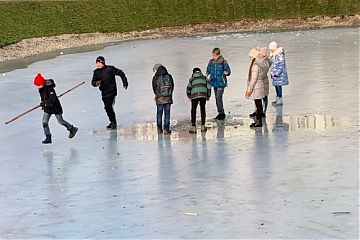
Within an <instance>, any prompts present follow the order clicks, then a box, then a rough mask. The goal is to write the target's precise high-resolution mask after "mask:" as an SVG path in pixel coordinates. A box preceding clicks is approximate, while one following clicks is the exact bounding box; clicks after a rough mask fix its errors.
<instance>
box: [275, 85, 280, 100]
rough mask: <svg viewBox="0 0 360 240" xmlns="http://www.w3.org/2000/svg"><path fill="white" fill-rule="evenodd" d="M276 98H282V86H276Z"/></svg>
mask: <svg viewBox="0 0 360 240" xmlns="http://www.w3.org/2000/svg"><path fill="white" fill-rule="evenodd" d="M275 90H276V96H277V97H279V98H282V86H275Z"/></svg>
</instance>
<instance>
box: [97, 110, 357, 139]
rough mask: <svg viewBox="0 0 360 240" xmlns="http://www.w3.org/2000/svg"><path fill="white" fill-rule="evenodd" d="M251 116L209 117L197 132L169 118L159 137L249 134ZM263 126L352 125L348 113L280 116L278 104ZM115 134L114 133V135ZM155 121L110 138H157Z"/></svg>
mask: <svg viewBox="0 0 360 240" xmlns="http://www.w3.org/2000/svg"><path fill="white" fill-rule="evenodd" d="M252 122H253V120H252V119H250V118H248V117H242V116H229V117H228V118H227V120H226V121H225V122H217V121H214V120H210V121H208V122H207V127H208V131H207V132H206V133H201V132H200V129H199V131H198V133H197V135H195V136H194V135H192V134H189V132H188V130H189V128H190V123H189V121H187V120H183V119H175V120H172V124H171V125H172V131H173V132H172V134H171V136H161V138H162V139H166V138H168V139H169V140H191V139H194V138H195V139H196V138H197V139H202V140H211V139H219V138H231V137H236V136H244V135H251V136H253V132H254V130H252V129H249V125H250V124H251V123H252ZM263 123H264V127H263V128H262V129H256V132H257V133H258V132H259V131H260V132H264V133H268V132H281V131H285V132H295V131H315V132H322V131H326V130H329V129H331V128H335V127H349V128H350V127H352V120H351V118H349V117H346V116H345V117H335V116H329V115H320V114H315V115H309V116H306V115H304V116H287V115H285V116H283V115H282V107H277V109H276V116H275V117H267V118H266V119H264V120H263ZM107 132H108V131H106V130H97V131H93V134H95V135H103V134H107ZM114 134H115V135H114ZM158 137H159V135H158V134H157V126H156V122H147V123H138V124H135V125H131V126H124V127H121V128H119V129H118V130H117V131H115V132H113V134H112V137H111V140H116V139H117V140H139V141H155V140H158Z"/></svg>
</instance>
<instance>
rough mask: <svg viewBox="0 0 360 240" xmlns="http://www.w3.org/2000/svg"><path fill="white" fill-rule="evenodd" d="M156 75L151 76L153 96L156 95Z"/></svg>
mask: <svg viewBox="0 0 360 240" xmlns="http://www.w3.org/2000/svg"><path fill="white" fill-rule="evenodd" d="M156 87H157V86H156V76H154V77H153V79H152V88H153V92H154V94H155V96H156Z"/></svg>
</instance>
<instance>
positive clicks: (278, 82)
mask: <svg viewBox="0 0 360 240" xmlns="http://www.w3.org/2000/svg"><path fill="white" fill-rule="evenodd" d="M269 49H270V56H271V61H272V69H271V72H270V75H271V79H272V84H273V86H274V87H275V90H276V101H275V102H272V104H273V105H275V106H278V105H283V100H282V96H283V95H282V86H286V85H288V84H289V77H288V72H287V67H286V61H285V50H284V49H283V48H282V47H278V46H277V43H276V42H271V43H270V44H269Z"/></svg>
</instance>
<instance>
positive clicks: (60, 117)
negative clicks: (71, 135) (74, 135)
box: [55, 114, 73, 131]
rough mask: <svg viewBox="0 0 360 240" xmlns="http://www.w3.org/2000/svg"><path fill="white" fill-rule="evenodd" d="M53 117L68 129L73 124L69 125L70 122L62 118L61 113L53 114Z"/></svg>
mask: <svg viewBox="0 0 360 240" xmlns="http://www.w3.org/2000/svg"><path fill="white" fill-rule="evenodd" d="M55 117H56V119H57V120H58V122H59V124H60V125H63V126H64V127H66V129H67V130H68V131H70V130H71V129H72V128H73V125H71V124H70V123H68V122H67V121H65V120H64V118H63V116H62V114H55Z"/></svg>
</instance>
